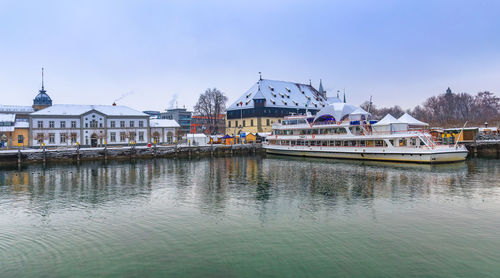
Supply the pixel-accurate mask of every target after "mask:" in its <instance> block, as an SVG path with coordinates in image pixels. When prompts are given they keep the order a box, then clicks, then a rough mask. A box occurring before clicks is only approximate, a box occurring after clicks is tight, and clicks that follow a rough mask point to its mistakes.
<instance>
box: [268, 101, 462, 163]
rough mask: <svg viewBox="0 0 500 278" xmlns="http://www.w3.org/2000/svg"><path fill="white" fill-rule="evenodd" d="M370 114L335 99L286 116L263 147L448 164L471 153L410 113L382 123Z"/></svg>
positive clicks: (273, 150)
mask: <svg viewBox="0 0 500 278" xmlns="http://www.w3.org/2000/svg"><path fill="white" fill-rule="evenodd" d="M369 116H370V114H369V113H368V112H366V111H365V110H363V109H361V108H360V107H357V106H354V105H350V104H345V103H333V104H330V105H329V106H327V107H325V108H323V109H322V110H320V111H319V112H318V113H317V114H316V116H311V115H303V116H299V115H295V116H288V117H285V119H284V120H283V121H281V122H278V123H275V124H274V125H273V131H272V134H271V135H269V136H268V137H267V140H266V142H264V144H263V145H264V148H265V149H266V152H267V153H270V154H283V155H294V156H309V157H326V158H346V159H359V160H380V161H399V162H414V163H445V162H457V161H463V160H465V158H466V157H467V153H468V152H467V149H466V148H465V146H460V145H451V146H450V145H439V144H437V143H436V142H435V141H434V140H433V139H432V136H431V135H430V134H429V133H428V132H427V131H425V129H423V128H424V127H425V125H427V124H425V123H423V122H420V121H418V120H416V119H414V118H413V117H411V116H409V115H407V114H406V115H404V117H402V118H400V119H401V120H398V119H395V118H394V117H392V116H391V115H387V116H386V117H384V118H383V119H382V120H380V121H378V122H377V121H369V120H367V119H369Z"/></svg>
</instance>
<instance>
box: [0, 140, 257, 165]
mask: <svg viewBox="0 0 500 278" xmlns="http://www.w3.org/2000/svg"><path fill="white" fill-rule="evenodd" d="M264 152H265V151H264V149H263V148H262V145H261V144H244V145H209V146H180V145H177V146H175V145H174V146H156V147H155V146H152V147H150V148H148V147H145V146H136V147H121V148H106V147H101V148H64V149H55V150H54V149H26V150H9V151H0V164H25V163H40V162H41V163H45V162H51V161H72V162H79V161H84V160H119V159H132V158H163V157H170V158H176V157H179V158H180V157H188V158H189V157H206V156H231V155H235V154H258V153H259V154H260V153H264Z"/></svg>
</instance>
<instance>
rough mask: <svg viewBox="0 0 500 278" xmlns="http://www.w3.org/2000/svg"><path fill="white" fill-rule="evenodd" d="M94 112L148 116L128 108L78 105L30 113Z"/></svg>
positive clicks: (63, 113) (78, 114)
mask: <svg viewBox="0 0 500 278" xmlns="http://www.w3.org/2000/svg"><path fill="white" fill-rule="evenodd" d="M92 110H96V111H98V112H100V113H102V114H104V115H107V116H145V117H149V115H148V114H145V113H142V112H141V111H137V110H135V109H132V108H130V107H128V106H118V105H117V106H114V105H78V104H56V105H52V106H50V107H47V108H45V109H42V110H39V111H36V112H35V113H31V115H33V116H56V115H66V116H80V115H82V114H85V113H87V112H89V111H92Z"/></svg>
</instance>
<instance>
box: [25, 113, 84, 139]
mask: <svg viewBox="0 0 500 278" xmlns="http://www.w3.org/2000/svg"><path fill="white" fill-rule="evenodd" d="M39 122H41V123H42V127H41V128H40V127H39ZM72 122H73V126H75V127H72ZM61 123H63V124H61ZM30 127H31V134H30V143H31V144H30V145H31V146H39V145H40V144H39V142H38V135H39V134H40V135H41V137H42V138H43V143H45V145H46V146H68V145H76V142H80V141H81V134H80V117H67V118H61V117H43V118H32V119H31V121H30ZM61 134H65V135H66V137H67V140H66V142H62V140H61ZM71 134H75V135H76V140H75V142H74V143H72V142H71ZM51 137H52V138H53V141H52V140H51Z"/></svg>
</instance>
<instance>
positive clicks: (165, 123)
mask: <svg viewBox="0 0 500 278" xmlns="http://www.w3.org/2000/svg"><path fill="white" fill-rule="evenodd" d="M149 126H150V127H152V128H154V127H181V126H180V125H179V123H177V121H176V120H170V119H150V120H149Z"/></svg>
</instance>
